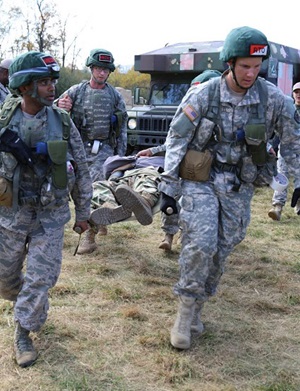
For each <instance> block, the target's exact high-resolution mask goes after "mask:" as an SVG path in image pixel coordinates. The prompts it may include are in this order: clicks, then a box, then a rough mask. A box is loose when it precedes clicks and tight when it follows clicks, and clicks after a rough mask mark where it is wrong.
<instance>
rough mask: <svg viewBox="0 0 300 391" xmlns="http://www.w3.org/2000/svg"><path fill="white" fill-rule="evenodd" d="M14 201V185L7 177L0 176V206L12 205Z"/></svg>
mask: <svg viewBox="0 0 300 391" xmlns="http://www.w3.org/2000/svg"><path fill="white" fill-rule="evenodd" d="M12 201H13V185H12V182H11V181H9V180H8V179H6V178H3V177H0V206H7V207H11V206H12Z"/></svg>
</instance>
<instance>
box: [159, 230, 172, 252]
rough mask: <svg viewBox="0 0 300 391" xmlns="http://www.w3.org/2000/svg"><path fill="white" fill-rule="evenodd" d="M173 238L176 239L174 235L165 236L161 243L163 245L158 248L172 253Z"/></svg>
mask: <svg viewBox="0 0 300 391" xmlns="http://www.w3.org/2000/svg"><path fill="white" fill-rule="evenodd" d="M173 237H174V235H171V234H165V237H164V240H163V241H162V242H161V244H160V245H159V246H158V248H161V249H162V250H166V251H171V249H172V243H173Z"/></svg>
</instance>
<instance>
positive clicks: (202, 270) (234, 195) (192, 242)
mask: <svg viewBox="0 0 300 391" xmlns="http://www.w3.org/2000/svg"><path fill="white" fill-rule="evenodd" d="M252 196H253V185H251V184H243V185H241V187H240V190H239V191H238V192H234V191H230V192H218V191H217V190H216V188H215V187H214V186H213V185H212V184H209V183H208V182H191V181H183V183H182V197H181V198H180V199H179V204H180V214H179V224H180V227H181V228H182V241H181V253H180V257H179V267H180V277H179V281H178V282H177V284H175V286H174V293H175V294H176V295H184V296H192V297H195V298H198V299H200V300H201V301H206V300H208V298H209V297H210V296H212V295H214V294H215V293H216V290H217V286H218V284H219V281H220V279H221V276H222V274H223V272H224V266H225V261H226V258H227V257H228V255H229V254H230V253H231V251H232V250H233V249H234V247H235V246H236V245H237V244H238V243H240V242H241V241H242V240H243V239H244V238H245V235H246V229H247V227H248V225H249V222H250V203H251V199H252Z"/></svg>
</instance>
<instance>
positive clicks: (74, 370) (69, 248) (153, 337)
mask: <svg viewBox="0 0 300 391" xmlns="http://www.w3.org/2000/svg"><path fill="white" fill-rule="evenodd" d="M271 197H272V192H271V190H270V189H262V190H258V191H257V194H256V195H255V198H254V200H253V213H252V222H251V225H250V227H249V230H248V235H247V237H246V239H245V240H244V242H243V243H241V244H240V245H239V246H238V247H237V248H236V250H235V251H234V253H233V254H232V255H231V256H230V258H229V259H228V264H227V271H226V273H225V274H224V276H223V279H222V281H221V284H220V288H219V293H218V295H217V296H216V297H214V298H213V299H212V300H211V301H210V302H208V303H207V304H206V306H205V308H204V311H203V319H204V322H205V326H206V331H205V333H204V334H203V335H202V336H201V337H200V338H193V342H192V347H191V349H190V350H189V351H184V352H180V351H177V350H175V349H173V348H172V347H171V346H170V344H169V330H170V328H171V327H172V324H173V321H174V317H175V313H176V310H177V301H176V298H175V297H174V295H173V293H172V286H173V284H174V282H175V281H176V279H177V276H178V267H177V259H178V255H179V250H180V247H179V245H175V247H174V251H173V252H172V253H170V254H166V253H164V252H162V251H161V250H159V249H158V243H159V242H160V240H161V238H162V233H161V230H160V219H159V215H156V216H155V221H154V223H153V224H152V225H151V226H148V227H142V226H140V225H139V224H138V223H137V222H128V223H120V224H116V225H113V226H111V227H110V228H109V235H108V236H107V237H98V238H97V240H98V243H99V248H98V250H97V251H96V252H95V253H93V254H91V255H86V256H84V255H81V256H73V253H74V249H75V247H76V244H77V240H78V239H77V235H76V234H75V233H73V232H72V230H71V223H70V225H68V227H67V230H66V237H65V248H64V262H63V268H62V273H61V276H60V279H59V282H58V284H57V286H56V287H55V288H54V289H53V290H52V291H51V297H50V311H49V317H48V320H47V322H46V324H45V325H44V327H43V328H42V330H41V331H40V332H39V333H38V334H37V335H35V337H34V338H35V344H36V346H37V347H38V349H39V351H40V357H39V359H38V361H37V363H36V364H35V365H34V366H33V367H31V368H28V369H21V368H19V367H18V366H17V365H16V364H15V362H14V361H13V350H12V344H13V329H14V328H13V315H12V308H11V304H10V303H9V302H7V301H3V300H0V310H1V312H2V316H1V318H0V319H1V320H0V322H1V325H0V326H1V338H0V344H1V348H0V365H1V367H0V368H1V369H0V373H1V375H2V376H1V390H2V391H21V390H22V391H37V390H42V391H79V390H80V391H170V390H178V391H179V390H180V391H250V390H251V391H253V390H256V391H299V390H300V351H299V346H300V321H299V309H300V284H299V279H300V260H299V252H300V241H299V239H300V232H299V221H300V220H299V217H298V218H297V217H296V216H295V215H294V212H293V210H292V209H291V208H290V207H289V206H287V207H286V208H285V210H284V214H283V218H282V221H280V222H273V221H271V220H270V219H269V218H268V217H267V212H268V209H269V207H270V200H271Z"/></svg>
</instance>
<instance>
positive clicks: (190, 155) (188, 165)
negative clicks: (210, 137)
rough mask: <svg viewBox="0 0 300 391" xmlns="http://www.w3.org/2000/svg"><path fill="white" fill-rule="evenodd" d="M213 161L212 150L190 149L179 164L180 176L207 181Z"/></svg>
mask: <svg viewBox="0 0 300 391" xmlns="http://www.w3.org/2000/svg"><path fill="white" fill-rule="evenodd" d="M212 161H213V156H212V154H211V152H210V151H209V150H208V149H207V150H206V151H205V152H199V151H195V150H193V149H189V150H188V151H187V153H186V154H185V156H184V158H183V159H182V161H181V163H180V165H179V176H180V177H181V178H182V179H187V180H189V181H194V182H205V181H208V180H209V177H210V169H211V165H212Z"/></svg>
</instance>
